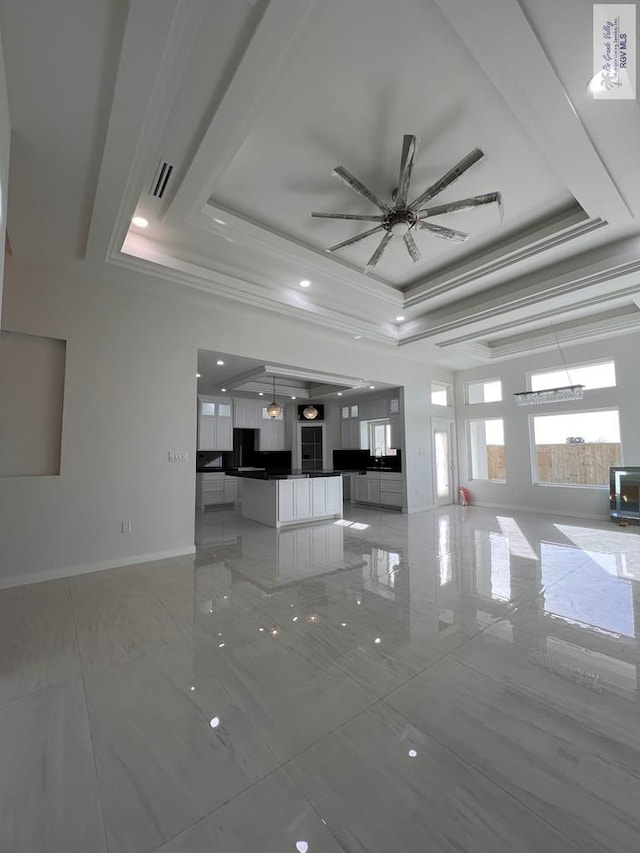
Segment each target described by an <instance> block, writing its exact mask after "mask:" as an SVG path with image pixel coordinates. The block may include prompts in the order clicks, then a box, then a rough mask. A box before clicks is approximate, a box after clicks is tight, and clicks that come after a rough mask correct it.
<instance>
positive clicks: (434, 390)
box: [431, 380, 451, 406]
mask: <svg viewBox="0 0 640 853" xmlns="http://www.w3.org/2000/svg"><path fill="white" fill-rule="evenodd" d="M431 405H432V406H450V405H451V386H450V385H447V383H446V382H436V381H435V380H434V381H433V382H432V383H431Z"/></svg>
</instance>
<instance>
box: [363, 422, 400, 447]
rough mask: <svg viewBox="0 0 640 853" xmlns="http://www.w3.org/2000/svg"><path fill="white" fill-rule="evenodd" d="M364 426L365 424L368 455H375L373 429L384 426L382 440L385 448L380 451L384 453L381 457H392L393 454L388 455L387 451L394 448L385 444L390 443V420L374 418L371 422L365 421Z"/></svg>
mask: <svg viewBox="0 0 640 853" xmlns="http://www.w3.org/2000/svg"><path fill="white" fill-rule="evenodd" d="M366 424H367V436H368V438H369V454H370V455H371V456H375V453H376V448H375V445H374V444H373V442H374V435H373V434H374V431H375V428H376V427H377V426H383V425H384V427H385V439H384V444H385V446H384V448H382V449H383V451H385V452H383V453H382V455H383V456H391V455H393V454H391V453H389V451H390V450H393V449H394V448H392V447H390V446H389V445H388V443H387V442H388V441H391V419H390V418H375V419H373V420H370V421H367V422H366Z"/></svg>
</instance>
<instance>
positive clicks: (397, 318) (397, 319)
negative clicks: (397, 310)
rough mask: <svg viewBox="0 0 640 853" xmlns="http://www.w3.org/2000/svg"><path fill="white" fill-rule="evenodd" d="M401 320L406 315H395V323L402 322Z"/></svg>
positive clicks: (404, 318)
mask: <svg viewBox="0 0 640 853" xmlns="http://www.w3.org/2000/svg"><path fill="white" fill-rule="evenodd" d="M403 320H406V317H403V316H402V314H398V316H397V317H396V323H402V321H403Z"/></svg>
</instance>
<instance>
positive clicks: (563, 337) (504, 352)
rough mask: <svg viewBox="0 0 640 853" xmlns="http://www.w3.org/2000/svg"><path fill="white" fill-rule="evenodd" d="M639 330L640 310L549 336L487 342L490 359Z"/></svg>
mask: <svg viewBox="0 0 640 853" xmlns="http://www.w3.org/2000/svg"><path fill="white" fill-rule="evenodd" d="M638 330H640V312H634V313H633V314H626V315H620V316H618V317H611V318H606V319H600V320H594V321H593V322H588V323H585V324H583V325H581V326H576V327H575V328H573V329H564V330H563V331H562V332H561V334H560V335H557V340H556V338H555V337H550V336H549V335H548V334H547V335H538V336H536V335H535V334H534V335H532V336H531V337H529V338H523V339H522V340H518V341H513V342H510V343H506V344H489V346H488V349H489V352H490V355H489V358H490V359H497V358H508V357H514V356H519V355H528V354H529V353H532V352H541V351H543V350H550V349H554V348H556V347H557V346H558V342H559V343H562V344H575V343H582V342H584V341H592V340H594V339H596V338H610V337H613V336H614V335H624V334H631V333H632V332H637V331H638Z"/></svg>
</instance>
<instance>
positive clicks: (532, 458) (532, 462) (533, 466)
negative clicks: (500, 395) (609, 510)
mask: <svg viewBox="0 0 640 853" xmlns="http://www.w3.org/2000/svg"><path fill="white" fill-rule="evenodd" d="M610 387H612V386H610ZM594 390H595V389H594ZM596 412H617V414H618V428H619V427H620V409H619V408H618V407H617V406H600V407H599V408H593V407H591V408H589V409H588V410H584V409H580V410H576V409H573V410H571V409H570V410H569V411H567V410H566V409H561V410H559V411H557V410H554V411H553V412H548V413H547V414H540V413H534V412H530V413H529V418H528V420H529V467H530V470H531V485H533V486H542V487H543V488H553V489H599V490H601V491H602V490H603V489H607V491H608V490H609V488H610V483H609V482H608V481H607V482H606V483H604V484H602V485H597V484H592V485H590V484H589V483H545V482H541V481H540V480H538V457H537V453H536V447H537V445H536V434H535V423H534V419H535V418H544V417H553V416H554V415H556V416H557V415H592V414H594V413H596ZM607 443H613V442H607ZM619 464H620V465H622V466H623V465H624V464H625V463H624V448H623V446H622V435H620V463H619Z"/></svg>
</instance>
